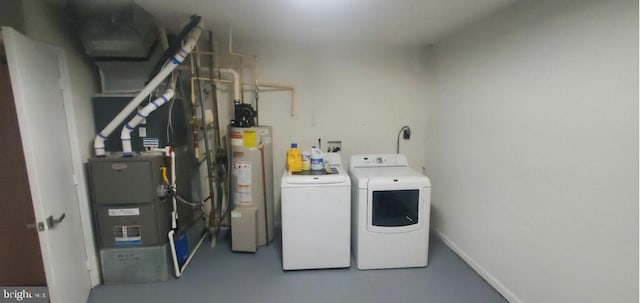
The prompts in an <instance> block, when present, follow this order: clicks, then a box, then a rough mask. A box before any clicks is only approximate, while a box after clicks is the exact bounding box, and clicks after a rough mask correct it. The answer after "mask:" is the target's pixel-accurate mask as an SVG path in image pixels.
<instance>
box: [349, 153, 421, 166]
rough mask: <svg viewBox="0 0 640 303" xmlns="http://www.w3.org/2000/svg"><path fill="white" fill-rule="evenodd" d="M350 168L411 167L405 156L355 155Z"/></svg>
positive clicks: (352, 157)
mask: <svg viewBox="0 0 640 303" xmlns="http://www.w3.org/2000/svg"><path fill="white" fill-rule="evenodd" d="M350 167H352V168H353V167H409V162H408V161H407V157H406V156H405V155H403V154H365V155H353V156H351V162H350Z"/></svg>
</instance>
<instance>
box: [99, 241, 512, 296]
mask: <svg viewBox="0 0 640 303" xmlns="http://www.w3.org/2000/svg"><path fill="white" fill-rule="evenodd" d="M228 243H229V241H228V239H223V240H221V241H220V242H219V243H218V244H217V245H216V246H215V247H214V248H211V247H210V245H209V243H208V242H205V243H203V246H202V247H201V249H200V251H199V252H198V253H197V254H196V256H195V257H194V258H193V260H192V262H191V264H190V265H189V267H188V268H187V270H186V272H185V273H184V274H183V276H182V278H180V279H173V280H170V281H168V282H163V283H148V284H129V285H108V286H105V285H100V286H98V287H96V288H94V289H93V290H92V291H91V294H90V296H89V300H88V302H89V303H100V302H110V303H111V302H118V303H126V302H157V303H161V302H227V303H234V302H266V303H271V302H273V303H276V302H278V303H279V302H305V303H313V302H321V303H327V302H353V303H356V302H363V303H364V302H366V303H378V302H380V303H408V302H507V301H506V300H505V299H504V298H503V297H502V296H500V294H499V293H498V292H496V291H495V290H494V289H493V288H492V287H491V286H490V285H489V284H488V283H487V282H486V281H484V280H483V279H482V278H481V277H480V276H478V274H476V273H475V272H474V271H473V270H472V269H471V268H470V267H469V266H468V265H467V264H466V263H465V262H464V261H462V259H460V257H458V256H457V255H456V254H455V253H454V252H453V251H452V250H451V249H449V248H448V247H447V246H446V245H445V244H444V243H443V242H442V241H441V240H440V239H439V238H438V237H437V236H435V235H433V234H432V235H431V238H430V247H429V266H427V267H425V268H407V269H384V270H368V271H359V270H357V269H356V267H355V264H354V262H353V261H352V263H351V268H347V269H322V270H303V271H287V272H285V271H283V270H282V261H281V248H280V247H281V246H280V240H279V239H276V240H275V241H274V242H273V243H272V244H270V245H269V246H267V247H262V248H260V249H259V250H258V252H257V253H255V254H245V253H232V252H231V251H230V248H229V244H228Z"/></svg>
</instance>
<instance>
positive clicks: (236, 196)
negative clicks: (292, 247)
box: [229, 126, 274, 247]
mask: <svg viewBox="0 0 640 303" xmlns="http://www.w3.org/2000/svg"><path fill="white" fill-rule="evenodd" d="M271 136H272V131H271V126H256V127H230V128H229V139H230V141H231V142H230V144H229V146H231V153H230V162H231V163H230V168H231V191H230V192H231V203H232V204H233V205H232V212H231V217H232V219H233V217H234V216H242V215H243V213H246V212H243V208H257V224H256V225H257V236H256V235H252V234H251V233H250V232H245V233H235V235H234V233H233V231H232V239H231V241H232V242H233V241H236V242H238V241H242V242H245V241H246V240H247V239H246V238H255V239H256V240H255V241H256V247H259V246H262V245H266V244H267V243H269V242H271V241H272V240H273V221H274V209H273V207H274V206H273V200H274V193H273V144H272V142H271V138H272V137H271ZM246 222H247V224H249V223H251V220H246ZM232 229H233V226H232ZM243 230H250V228H243ZM234 237H235V240H234Z"/></svg>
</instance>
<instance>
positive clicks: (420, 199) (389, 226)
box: [349, 154, 431, 269]
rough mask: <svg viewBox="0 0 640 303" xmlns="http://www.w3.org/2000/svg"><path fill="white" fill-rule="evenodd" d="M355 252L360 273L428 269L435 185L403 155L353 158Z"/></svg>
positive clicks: (352, 221)
mask: <svg viewBox="0 0 640 303" xmlns="http://www.w3.org/2000/svg"><path fill="white" fill-rule="evenodd" d="M349 175H350V177H351V182H352V184H353V186H352V189H351V203H352V209H351V215H352V218H351V228H352V230H351V235H352V240H351V244H352V245H351V249H352V250H353V256H354V259H355V261H356V265H357V267H358V269H383V268H406V267H424V266H427V262H428V251H429V209H430V205H431V182H430V180H429V178H427V177H426V176H424V175H423V174H421V173H419V172H417V171H415V170H413V169H411V168H410V167H409V163H408V161H407V158H406V157H405V156H404V155H402V154H370V155H354V156H352V157H351V161H350V165H349Z"/></svg>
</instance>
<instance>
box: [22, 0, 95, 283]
mask: <svg viewBox="0 0 640 303" xmlns="http://www.w3.org/2000/svg"><path fill="white" fill-rule="evenodd" d="M21 3H22V11H23V13H24V34H25V35H27V36H28V37H30V38H31V39H33V40H36V41H41V42H45V43H47V44H50V45H54V46H58V47H61V48H63V49H64V50H65V54H66V59H67V64H68V71H69V78H70V85H71V95H72V98H73V104H74V108H73V111H74V114H75V126H76V127H75V135H76V136H75V138H71V141H72V143H73V142H76V143H77V144H78V145H79V146H72V149H74V151H75V152H78V154H79V155H80V158H81V161H82V162H83V163H84V162H86V161H87V159H88V158H89V157H90V156H91V155H92V154H91V153H92V150H91V149H90V146H92V143H93V137H94V136H95V130H94V129H95V127H94V124H93V111H92V107H91V106H92V105H91V97H92V96H93V95H94V94H95V93H96V92H97V89H98V86H97V78H96V73H95V71H94V66H93V64H92V63H91V62H90V61H89V60H88V58H87V57H86V56H85V55H84V52H83V50H82V48H81V45H80V44H79V42H78V41H77V40H76V39H75V33H74V29H73V27H72V25H71V19H70V17H69V15H68V13H67V12H65V10H64V8H63V7H61V6H60V5H59V4H56V3H54V2H52V1H41V0H23V1H21ZM43 102H46V100H43ZM72 135H73V134H72ZM54 138H55V137H52V140H54ZM80 165H81V164H80ZM80 173H81V175H80V176H79V182H80V184H79V187H78V188H79V191H80V193H79V197H78V198H79V209H80V214H81V216H82V218H81V219H82V224H83V232H84V236H85V239H84V241H85V243H86V244H87V254H88V261H89V265H90V266H91V268H92V269H93V270H92V271H91V277H92V283H93V284H94V285H95V284H97V283H98V282H99V274H98V270H97V269H98V265H97V256H96V251H95V248H94V237H93V224H92V221H91V218H92V216H91V212H90V209H89V198H88V192H87V188H88V187H87V184H86V178H85V177H84V171H81V172H80Z"/></svg>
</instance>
